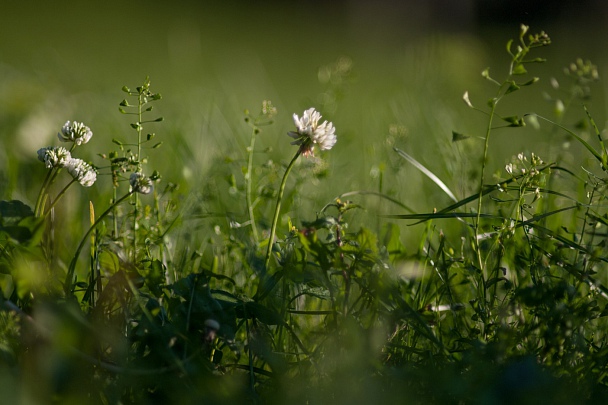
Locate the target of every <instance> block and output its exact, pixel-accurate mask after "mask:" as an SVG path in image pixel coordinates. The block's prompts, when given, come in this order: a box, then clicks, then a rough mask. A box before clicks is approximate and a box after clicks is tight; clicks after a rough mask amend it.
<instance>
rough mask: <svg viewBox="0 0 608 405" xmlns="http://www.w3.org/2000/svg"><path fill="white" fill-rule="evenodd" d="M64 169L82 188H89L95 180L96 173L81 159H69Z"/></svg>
mask: <svg viewBox="0 0 608 405" xmlns="http://www.w3.org/2000/svg"><path fill="white" fill-rule="evenodd" d="M66 168H67V169H68V173H70V175H71V176H72V177H73V178H74V180H76V181H78V182H79V183H80V184H81V185H82V186H83V187H91V186H92V185H93V184H94V183H95V180H97V172H96V171H95V169H94V168H93V166H91V165H90V164H88V163H87V162H85V161H84V160H82V159H76V158H72V159H70V160H69V161H68V163H67V164H66Z"/></svg>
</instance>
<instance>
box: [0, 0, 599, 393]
mask: <svg viewBox="0 0 608 405" xmlns="http://www.w3.org/2000/svg"><path fill="white" fill-rule="evenodd" d="M119 6H120V7H127V8H126V9H123V8H119ZM137 6H138V5H137V4H135V5H132V4H130V5H122V3H120V4H119V3H116V4H109V5H108V6H106V7H100V8H99V9H98V10H96V11H97V14H94V13H92V12H89V11H87V10H79V9H78V8H77V6H75V7H76V8H73V9H69V13H68V12H67V10H68V9H67V8H62V7H50V6H45V5H41V9H40V14H36V15H33V16H32V17H31V20H28V21H30V22H29V23H28V24H29V25H28V26H29V27H30V28H31V29H34V27H45V26H46V24H47V22H46V21H49V20H50V21H55V22H59V21H61V22H62V23H63V24H64V25H63V26H62V25H61V24H60V25H59V26H58V27H57V31H56V32H55V31H53V36H51V37H50V38H52V39H54V42H52V45H48V44H51V42H48V44H45V45H44V46H40V45H38V43H39V42H40V40H41V39H43V37H44V36H43V35H42V32H43V31H41V32H40V33H36V32H32V36H28V37H24V38H22V40H21V41H22V42H21V44H20V45H21V46H19V47H17V48H12V49H10V50H9V48H8V46H7V43H6V41H7V39H6V38H7V37H6V36H5V35H2V34H3V33H10V32H12V31H15V30H17V31H16V32H18V30H19V28H18V27H19V24H18V23H17V21H19V18H17V17H18V16H24V15H25V14H26V13H27V11H26V10H25V9H20V8H19V7H20V6H18V5H15V6H14V7H15V8H14V14H13V18H12V19H10V21H9V20H6V21H5V22H6V24H3V25H1V26H2V28H1V29H2V30H3V31H0V38H3V40H2V41H5V42H0V46H1V47H2V49H7V52H6V53H5V54H4V55H3V59H2V64H0V105H1V106H2V111H3V112H2V114H1V115H0V141H1V142H2V144H3V148H2V152H0V153H2V154H4V155H3V156H2V159H0V162H2V163H1V164H0V165H1V166H0V168H1V169H0V173H1V179H0V180H1V183H0V184H2V185H3V187H2V189H0V193H1V197H2V199H3V200H4V201H3V202H2V206H1V207H0V213H1V216H0V221H1V223H0V225H1V226H2V228H0V247H1V249H0V287H1V289H2V301H1V302H2V311H1V312H0V354H1V355H2V357H1V359H2V363H1V366H0V384H2V386H3V387H4V390H3V392H5V393H6V396H5V397H6V398H9V399H12V400H14V401H18V400H20V401H22V402H25V403H30V402H31V403H46V402H59V403H72V402H73V403H83V402H86V403H124V404H127V403H138V404H139V403H180V404H182V403H186V404H187V403H199V402H201V401H203V400H204V401H206V402H210V403H277V404H290V403H353V402H354V403H382V402H395V401H401V402H403V401H411V402H414V403H454V402H456V403H472V404H477V403H479V404H493V403H537V402H538V401H539V400H541V399H543V400H545V401H549V402H551V403H601V402H602V401H603V400H605V398H606V396H607V395H608V394H607V392H606V377H605V375H606V372H607V366H608V357H607V355H608V351H607V350H606V335H605V330H606V321H605V315H606V299H607V293H608V290H607V287H605V286H606V283H608V279H607V277H606V274H605V270H606V260H607V259H606V247H605V229H606V226H607V225H608V220H607V219H606V211H605V206H604V205H605V204H604V200H605V197H604V192H605V168H606V165H608V163H606V162H607V161H608V158H607V157H606V156H607V154H606V151H605V149H604V148H603V144H602V139H603V138H602V134H603V131H602V129H603V125H602V123H603V113H602V105H603V99H602V93H601V86H602V84H601V82H598V81H596V80H593V77H592V75H591V73H592V72H593V69H591V70H585V69H589V68H591V67H592V66H591V65H580V66H578V68H577V70H575V71H572V72H570V77H568V76H567V75H564V73H563V67H564V66H568V64H569V63H570V62H571V61H574V60H576V58H577V57H579V56H580V57H583V58H584V59H585V60H586V59H587V58H588V57H587V55H580V54H578V51H583V50H584V48H583V47H579V49H577V50H576V51H577V52H576V53H575V52H574V51H571V49H572V48H570V46H571V44H570V42H569V41H574V40H573V37H574V36H573V35H572V34H571V33H568V32H567V30H563V31H558V32H557V34H556V36H554V35H553V34H552V32H551V31H550V30H548V32H549V34H550V35H551V38H552V40H553V45H551V46H550V47H542V48H540V49H531V50H530V51H531V56H530V57H531V58H535V57H543V58H547V59H548V63H544V64H524V65H523V66H525V68H526V69H527V70H528V72H529V73H528V74H525V75H518V74H511V75H510V74H509V64H510V62H511V61H512V59H513V60H515V61H517V60H518V57H519V55H517V51H516V50H515V46H513V47H512V49H513V53H514V55H511V56H510V55H508V54H507V53H506V52H505V48H504V46H503V45H504V43H505V42H506V41H507V39H508V38H511V37H515V38H516V41H515V43H516V44H517V43H519V42H518V39H517V31H516V30H509V32H508V34H505V35H504V36H499V38H495V35H496V34H495V33H493V32H486V33H485V34H483V35H481V36H480V37H473V36H471V35H464V34H461V35H446V34H442V33H433V34H432V35H420V36H414V35H412V34H411V32H410V31H408V29H407V28H406V29H404V30H403V31H402V32H403V33H404V35H406V34H407V35H410V36H409V38H411V39H410V40H409V41H406V42H403V43H401V42H400V40H399V38H397V36H390V35H389V36H388V37H384V39H386V38H390V39H391V40H390V41H377V39H381V38H383V34H382V33H381V32H380V31H375V30H373V29H369V32H368V34H369V35H368V36H366V35H365V33H361V32H360V31H359V30H358V29H356V28H353V27H352V26H350V25H349V21H350V20H348V18H346V17H345V16H343V15H341V14H340V13H339V12H337V11H336V10H334V11H333V12H331V11H328V13H327V14H323V13H318V11H319V10H316V9H308V10H305V9H299V10H298V9H293V10H291V12H292V13H294V14H295V15H298V16H301V17H303V18H304V19H305V17H308V18H312V17H313V16H314V17H318V20H316V25H315V26H314V28H315V29H312V28H310V27H309V30H306V29H305V28H302V27H300V26H295V27H294V24H293V23H292V22H290V21H285V19H283V18H282V17H281V16H283V15H284V13H285V11H286V10H285V9H283V8H282V7H283V6H279V5H277V6H276V8H275V9H252V8H247V7H245V6H243V5H241V7H240V8H236V9H234V8H225V9H220V8H217V9H213V8H211V7H195V6H193V5H190V6H188V7H186V6H184V8H183V9H182V8H180V7H175V8H171V10H169V9H167V8H166V6H163V5H161V4H160V3H159V4H155V3H153V4H150V5H147V6H146V8H145V13H143V14H141V15H142V16H143V17H142V18H141V20H142V21H144V22H145V24H144V25H143V27H146V28H147V27H149V29H142V25H140V24H142V23H141V22H140V21H139V20H138V21H137V22H134V20H133V19H134V16H137V15H140V14H138V12H139V11H140V10H139V9H138V8H137ZM45 7H47V9H45ZM129 7H130V9H129ZM319 14H320V15H319ZM43 15H44V18H42V16H43ZM70 21H74V22H73V23H72V24H70V23H69V22H70ZM108 21H115V22H117V23H118V25H119V26H121V27H124V30H122V31H120V30H115V31H112V30H110V31H108V30H107V28H105V27H107V22H108ZM351 22H352V21H351ZM334 25H335V26H339V27H342V28H343V29H342V30H339V32H340V34H337V35H336V34H335V32H336V31H335V26H334ZM369 27H370V26H368V28H369ZM61 28H63V29H61ZM511 28H512V27H511ZM299 29H300V30H302V31H304V32H302V33H300V32H299V31H298V30H299ZM293 30H295V33H293V34H290V35H287V34H285V33H286V32H291V31H293ZM531 31H532V32H539V31H540V30H539V29H537V28H536V27H532V29H531ZM80 33H82V35H79V34H80ZM102 33H103V35H105V37H103V38H104V39H102V40H100V41H98V42H97V43H95V46H92V44H93V38H94V37H95V36H96V35H101V34H102ZM566 34H567V35H566ZM334 35H335V36H336V38H335V42H334V41H327V38H328V37H331V36H334ZM561 39H564V45H561V44H560V42H559V40H561ZM522 40H523V41H524V42H523V44H524V48H525V45H526V44H528V42H527V41H528V39H527V34H526V35H523V36H522ZM34 46H35V48H34V49H35V50H36V51H37V52H32V51H31V50H28V49H29V48H30V47H34ZM556 49H557V50H556ZM590 52H591V51H590ZM565 54H568V55H565ZM564 55H565V56H564ZM344 56H346V57H347V58H348V59H345V58H344ZM566 57H567V58H566ZM526 58H527V56H526ZM562 58H566V61H565V62H562ZM102 59H103V61H102ZM81 61H84V62H81ZM116 61H120V63H119V62H116ZM348 61H352V65H350V64H349V62H348ZM594 62H595V61H594ZM601 62H602V61H601V60H600V62H599V63H598V62H595V63H596V64H598V66H599V67H600V68H599V71H600V77H601V75H602V69H601ZM340 66H341V68H342V69H341V70H340V69H338V68H339V67H340ZM487 66H490V67H491V68H490V70H489V72H490V75H491V77H492V78H493V79H495V80H497V81H498V82H499V84H501V83H503V80H506V82H505V83H507V84H506V85H504V86H502V87H500V88H499V87H497V86H496V85H494V84H493V83H492V82H490V81H488V80H486V79H484V78H483V77H481V75H480V73H481V71H482V70H483V69H484V68H486V67H487ZM512 66H514V67H517V63H514V64H513V65H512ZM332 69H333V70H332ZM327 72H332V74H333V81H332V80H330V81H324V80H323V78H326V77H327ZM513 72H514V73H517V72H518V69H517V68H516V69H514V70H512V73H513ZM578 72H584V73H585V75H583V76H582V79H585V80H586V79H589V81H588V82H581V81H580V78H579V81H578V82H575V81H572V77H574V78H577V77H578V76H576V75H577V73H578ZM146 74H149V75H150V76H151V84H150V87H149V88H148V87H147V85H148V84H147V83H146V82H145V81H143V77H144V76H145V75H146ZM535 76H538V77H540V81H539V82H538V83H534V84H532V85H530V86H522V87H521V88H520V89H519V90H517V91H513V92H508V91H506V92H505V90H506V89H507V88H508V87H509V85H508V84H509V81H510V80H515V81H516V82H517V83H520V84H521V83H525V82H527V81H528V80H529V79H531V78H532V77H535ZM552 77H554V78H556V80H557V81H559V83H560V87H559V89H555V88H554V86H553V87H552V86H551V83H550V79H551V78H552ZM142 83H143V84H142ZM123 85H127V86H128V87H129V88H130V90H129V91H126V92H125V91H121V87H122V86H123ZM587 85H589V90H590V93H589V94H586V93H585V94H583V95H584V96H585V97H580V95H581V93H580V92H578V91H579V90H581V89H584V87H585V86H587ZM137 86H143V87H142V88H141V89H136V87H137ZM577 86H578V87H577ZM148 90H149V91H150V92H151V93H152V94H153V93H156V92H160V93H161V94H162V99H160V100H156V101H154V102H149V103H148V101H150V100H151V98H152V94H148V93H147V91H148ZM497 90H498V93H497ZM465 91H468V94H469V98H470V101H471V102H472V103H473V105H474V106H475V107H477V108H478V109H479V110H481V112H480V111H475V110H472V109H471V108H470V107H469V106H467V104H466V103H465V102H463V100H462V95H463V93H464V92H465ZM141 95H147V96H148V99H147V100H141V101H138V97H139V96H141ZM572 95H574V96H575V97H573V98H572V102H571V103H568V102H567V100H569V99H570V97H571V96H572ZM490 97H498V98H500V102H499V103H497V104H495V105H496V114H498V115H488V114H487V113H488V112H490V111H491V108H492V107H491V106H488V105H487V101H488V99H489V98H490ZM558 97H559V98H560V99H561V100H563V101H564V105H565V106H566V108H565V110H564V114H563V115H556V114H555V113H554V106H555V105H556V98H558ZM122 99H126V100H127V103H122V104H123V108H124V109H125V110H127V111H129V112H133V111H137V107H138V106H141V107H142V108H143V109H145V108H147V107H150V106H152V107H153V110H152V111H151V112H146V113H144V114H143V116H141V117H140V116H138V115H124V114H120V113H119V111H118V107H119V103H120V102H121V100H122ZM262 100H272V103H273V105H274V106H276V108H277V114H276V115H275V114H267V113H261V114H260V115H258V114H259V112H260V108H261V106H262ZM582 103H584V104H585V105H586V107H587V110H588V113H587V112H586V111H585V109H584V108H583V106H582ZM124 104H128V105H132V106H135V107H134V108H132V109H130V108H128V107H124ZM309 107H315V108H317V109H318V110H319V111H320V112H321V113H322V114H323V119H327V120H329V121H331V122H332V123H333V124H334V125H335V127H336V133H337V139H338V140H337V143H336V145H335V147H334V148H332V150H329V151H324V152H320V151H319V150H318V148H317V150H316V152H315V154H316V157H315V158H305V157H303V156H300V157H297V158H296V160H294V162H295V164H294V166H293V170H291V172H289V173H288V174H289V176H287V174H285V173H286V168H287V165H288V164H289V162H290V161H291V160H292V158H293V156H294V153H296V151H297V146H293V145H290V144H289V142H290V141H291V140H292V139H291V138H289V137H287V136H286V133H287V132H288V131H294V130H295V129H294V125H293V122H292V121H293V120H292V114H293V113H296V114H298V115H301V113H302V111H303V110H305V109H307V108H309ZM245 109H248V110H249V112H248V113H247V114H246V113H245V112H244V110H245ZM531 113H534V114H538V115H539V116H542V117H545V118H546V119H548V120H551V121H547V120H546V119H543V118H539V119H538V123H539V126H538V127H536V126H535V125H534V122H533V121H532V120H531V119H530V117H529V116H527V118H525V119H526V126H525V127H523V128H497V127H499V126H501V125H505V124H508V123H509V122H518V121H517V120H519V119H520V118H522V117H524V115H525V114H531ZM270 115H272V117H270ZM159 116H162V117H163V118H164V120H163V121H162V122H145V121H147V120H154V119H156V118H157V117H159ZM510 116H516V117H517V119H507V120H503V119H502V118H501V117H503V118H504V117H510ZM489 117H492V118H491V120H490V119H489ZM246 118H247V120H246ZM256 118H257V119H256ZM66 120H77V121H84V122H85V123H86V124H87V125H89V126H90V127H91V129H92V130H93V132H94V137H93V138H92V140H91V141H90V142H89V143H88V144H86V145H82V146H78V147H77V148H74V149H73V150H72V155H73V156H76V157H78V158H83V159H85V160H88V161H91V162H93V163H94V164H95V165H96V166H97V167H98V176H97V177H98V180H97V182H96V183H95V185H94V186H92V187H87V188H84V187H80V186H79V185H78V184H77V183H75V184H74V185H73V186H71V187H70V188H69V189H68V190H67V192H66V193H65V195H63V197H62V198H61V199H60V200H59V201H58V203H57V204H56V205H55V208H54V210H53V211H52V212H48V213H46V210H48V208H49V206H50V204H51V201H52V199H53V198H55V196H56V195H57V193H58V192H59V191H60V190H61V188H62V187H63V185H65V184H66V183H67V182H68V181H69V179H70V176H69V174H68V173H66V172H67V168H63V169H61V170H57V169H52V170H49V169H46V168H45V167H44V165H43V164H42V163H41V162H40V161H39V160H37V159H36V151H37V150H38V149H39V148H42V147H46V146H49V145H54V146H57V145H59V141H58V140H57V138H56V135H55V134H56V133H57V132H58V131H59V130H60V129H61V126H62V125H63V124H64V123H65V121H66ZM134 122H143V131H142V132H141V133H138V132H137V131H136V130H134V129H133V128H132V127H131V126H130V124H133V123H134ZM551 122H554V123H555V124H552V123H551ZM557 123H559V125H556V124H557ZM595 123H597V124H598V126H599V128H598V129H596V128H595V127H594V124H595ZM136 127H137V125H136ZM452 131H456V132H457V133H458V134H462V135H464V136H467V137H468V138H467V139H464V140H458V141H453V132H452ZM151 132H153V133H155V137H154V139H153V141H151V142H150V144H145V143H144V144H142V143H141V141H138V140H137V139H138V136H142V137H143V138H141V140H143V139H145V136H146V134H147V133H151ZM252 135H255V144H254V149H248V148H249V147H250V146H251V145H252V144H253V143H252ZM113 139H115V140H117V141H118V142H112V140H113ZM486 139H487V143H486V145H487V151H486V150H485V146H484V140H486ZM157 141H162V142H163V144H162V145H161V146H159V147H158V148H154V149H147V148H146V145H152V144H154V143H156V142H157ZM565 142H569V145H568V147H565V146H564V143H565ZM119 144H121V145H122V146H120V145H119ZM62 145H65V144H62ZM68 145H69V144H68ZM140 146H143V152H142V157H145V158H146V159H145V160H142V159H138V158H137V156H136V151H137V150H138V149H139V147H140ZM520 153H521V155H518V154H520ZM100 154H103V155H105V156H104V157H102V156H99V155H100ZM484 155H485V156H486V158H485V159H483V158H482V157H483V156H484ZM539 156H540V158H541V159H542V161H541V160H539ZM120 157H126V158H129V159H131V160H130V161H129V162H128V163H125V162H124V161H122V160H120V159H118V160H114V161H113V162H114V166H113V169H114V170H115V171H114V175H115V176H117V177H116V179H118V180H119V181H118V182H117V183H115V184H114V183H113V182H112V175H111V170H110V169H111V167H110V166H109V163H110V161H111V159H115V158H120ZM121 162H122V163H121ZM249 162H251V165H249ZM412 162H414V164H412ZM482 162H485V163H482ZM119 163H120V164H122V165H119ZM508 163H511V164H512V165H513V166H509V170H508V171H507V170H506V169H505V165H507V164H508ZM602 165H603V166H602ZM249 167H251V170H250V169H249ZM522 168H525V169H526V170H525V172H524V171H522V170H521V169H522ZM603 169H604V170H603ZM154 170H157V171H158V172H160V174H161V175H162V177H161V178H160V179H159V180H158V181H156V180H155V188H154V192H153V193H150V194H137V193H135V192H134V191H133V190H131V191H130V189H129V178H130V175H131V174H132V173H144V174H145V175H148V176H150V175H152V173H153V171H154ZM249 171H250V174H251V177H250V183H249V185H250V186H251V187H250V190H251V191H248V180H247V177H246V176H245V175H246V173H248V172H249ZM47 173H51V175H54V174H56V182H55V184H53V185H52V186H48V187H46V186H45V187H44V188H43V189H42V191H43V192H42V193H40V190H41V187H42V186H43V181H44V178H45V176H46V175H47ZM283 180H284V183H283V186H284V195H282V198H281V193H280V192H279V190H280V189H281V187H282V186H281V183H282V181H283ZM442 187H443V188H444V189H445V188H449V189H450V190H451V191H452V193H453V195H450V193H446V192H444V191H443V190H442ZM47 192H48V194H49V198H50V199H51V200H46V201H47V202H46V205H45V204H38V205H37V206H38V209H35V210H34V208H35V205H36V201H37V197H38V195H39V194H40V195H41V196H42V197H44V195H45V194H46V193H47ZM9 200H13V202H11V203H9V202H8V201H9ZM40 201H44V200H43V199H41V200H40ZM277 202H279V203H280V204H277ZM279 205H280V211H277V209H278V208H277V207H278V206H279ZM275 215H277V218H278V222H277V224H276V239H275V240H274V241H272V242H273V243H270V245H269V235H273V234H274V232H273V231H272V228H273V218H274V217H275ZM252 221H254V222H255V228H254V227H253V226H252ZM254 229H255V231H254ZM209 320H213V321H215V322H216V323H217V324H219V326H220V328H219V330H217V331H215V330H213V329H214V327H213V322H212V323H209Z"/></svg>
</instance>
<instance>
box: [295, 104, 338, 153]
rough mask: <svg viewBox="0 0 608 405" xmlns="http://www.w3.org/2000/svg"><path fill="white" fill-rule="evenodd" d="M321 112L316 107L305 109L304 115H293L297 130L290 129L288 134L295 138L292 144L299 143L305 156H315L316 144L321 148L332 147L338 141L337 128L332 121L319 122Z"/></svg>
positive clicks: (327, 148)
mask: <svg viewBox="0 0 608 405" xmlns="http://www.w3.org/2000/svg"><path fill="white" fill-rule="evenodd" d="M320 119H321V114H320V113H319V112H318V111H316V110H315V109H314V108H309V109H308V110H306V111H304V114H302V117H301V118H300V117H298V115H297V114H294V115H293V122H294V124H295V125H296V128H297V129H298V130H297V131H295V132H294V131H290V132H288V134H287V135H289V136H290V137H292V138H294V139H295V141H293V142H292V143H291V144H292V145H299V146H300V151H301V152H302V154H303V155H304V156H314V152H313V148H314V145H315V144H317V145H319V148H320V149H321V150H329V149H331V148H332V147H333V146H334V145H335V144H336V141H337V138H336V133H335V132H336V128H334V125H333V124H332V123H331V122H327V121H324V122H323V123H322V124H319V120H320Z"/></svg>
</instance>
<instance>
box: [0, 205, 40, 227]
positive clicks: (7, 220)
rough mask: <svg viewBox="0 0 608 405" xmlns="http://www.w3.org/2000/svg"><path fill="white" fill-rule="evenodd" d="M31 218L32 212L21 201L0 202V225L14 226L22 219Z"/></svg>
mask: <svg viewBox="0 0 608 405" xmlns="http://www.w3.org/2000/svg"><path fill="white" fill-rule="evenodd" d="M33 216H34V211H32V209H31V208H30V207H29V206H28V205H26V204H24V203H23V202H22V201H19V200H11V201H0V225H16V224H18V223H19V222H20V221H21V220H22V219H23V218H26V217H33Z"/></svg>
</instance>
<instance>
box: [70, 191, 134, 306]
mask: <svg viewBox="0 0 608 405" xmlns="http://www.w3.org/2000/svg"><path fill="white" fill-rule="evenodd" d="M131 194H133V191H130V192H128V193H127V194H125V195H124V196H122V197H121V198H120V199H119V200H118V201H116V202H115V203H114V204H112V205H111V206H110V207H109V208H108V209H107V210H105V211H104V212H103V214H101V215H100V216H99V218H97V220H96V221H95V223H93V225H91V227H90V228H89V230H88V231H87V232H86V233H85V234H84V236H83V237H82V240H81V241H80V244H79V245H78V248H77V249H76V253H74V257H73V258H72V261H71V262H70V267H69V268H68V274H67V276H66V277H65V283H64V285H63V290H64V292H65V295H66V296H68V295H69V294H70V293H71V292H72V282H73V278H74V271H75V270H76V262H77V261H78V256H80V252H81V251H82V249H83V248H84V245H85V243H86V241H87V239H88V237H89V235H90V234H91V232H93V230H94V229H95V228H97V225H99V224H100V222H101V221H102V220H103V219H104V218H105V217H106V216H107V215H108V214H109V213H111V212H112V211H113V210H114V208H115V207H116V206H117V205H118V204H120V203H121V202H123V201H124V200H126V199H127V198H129V197H130V196H131Z"/></svg>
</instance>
